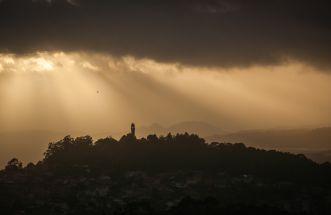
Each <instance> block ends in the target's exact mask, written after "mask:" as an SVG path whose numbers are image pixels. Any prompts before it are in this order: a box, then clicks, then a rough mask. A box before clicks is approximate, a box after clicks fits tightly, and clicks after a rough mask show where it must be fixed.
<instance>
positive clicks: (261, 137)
mask: <svg viewBox="0 0 331 215" xmlns="http://www.w3.org/2000/svg"><path fill="white" fill-rule="evenodd" d="M205 139H206V140H207V141H208V142H214V141H216V142H231V143H235V142H243V143H245V144H246V145H249V146H253V147H258V148H266V149H277V150H282V151H290V152H295V153H304V154H306V155H307V156H308V157H310V158H312V159H314V160H317V161H327V160H328V161H330V160H331V153H330V150H331V127H324V128H317V129H287V130H285V129H283V130H251V131H240V132H235V133H231V134H224V135H211V136H208V137H205Z"/></svg>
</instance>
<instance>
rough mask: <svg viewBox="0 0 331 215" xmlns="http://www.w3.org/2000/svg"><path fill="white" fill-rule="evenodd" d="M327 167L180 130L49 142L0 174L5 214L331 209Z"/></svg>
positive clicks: (330, 168) (325, 211)
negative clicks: (36, 158)
mask: <svg viewBox="0 0 331 215" xmlns="http://www.w3.org/2000/svg"><path fill="white" fill-rule="evenodd" d="M330 180H331V165H330V164H329V163H324V164H317V163H315V162H313V161H311V160H309V159H307V158H306V157H305V156H304V155H294V154H290V153H281V152H276V151H265V150H260V149H255V148H251V147H246V146H245V145H244V144H241V143H237V144H222V143H216V142H214V143H212V144H206V143H205V141H204V140H203V139H201V138H199V137H198V136H196V135H189V134H187V133H186V134H181V135H175V136H173V135H170V134H169V135H167V136H165V137H158V136H156V135H149V136H147V138H142V139H136V137H135V136H134V135H132V134H128V135H126V136H123V137H122V138H121V139H120V140H119V141H117V140H115V139H113V138H110V137H108V138H104V139H100V140H97V141H96V142H93V141H92V138H91V137H89V136H86V137H78V138H71V137H70V136H67V137H65V138H64V139H63V140H60V141H58V142H54V143H50V144H49V146H48V149H47V151H46V152H45V156H44V159H43V160H41V161H40V162H38V163H37V164H32V163H30V164H28V165H26V166H25V167H24V168H23V167H22V163H21V162H19V161H18V160H17V159H12V160H11V161H9V162H8V165H7V166H6V168H5V169H4V170H2V171H1V172H0V192H1V196H0V208H1V210H2V211H3V212H4V214H83V213H85V214H186V213H190V214H220V213H221V214H222V213H223V214H246V213H255V214H329V213H330V211H331V207H330V205H331V204H330V203H331V186H330V185H331V184H330Z"/></svg>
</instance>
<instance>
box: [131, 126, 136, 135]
mask: <svg viewBox="0 0 331 215" xmlns="http://www.w3.org/2000/svg"><path fill="white" fill-rule="evenodd" d="M131 135H132V136H133V137H135V136H136V126H135V124H134V123H132V124H131Z"/></svg>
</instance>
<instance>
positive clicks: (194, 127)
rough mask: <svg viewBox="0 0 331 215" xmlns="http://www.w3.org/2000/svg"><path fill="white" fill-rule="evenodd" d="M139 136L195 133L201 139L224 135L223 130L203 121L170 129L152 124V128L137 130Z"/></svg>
mask: <svg viewBox="0 0 331 215" xmlns="http://www.w3.org/2000/svg"><path fill="white" fill-rule="evenodd" d="M137 132H138V135H139V136H146V135H148V134H152V133H153V134H158V135H166V134H168V133H172V134H176V133H185V132H187V133H193V134H199V135H200V136H201V137H206V136H211V135H218V134H222V133H223V131H222V129H220V128H218V127H216V126H214V125H212V124H209V123H206V122H201V121H186V122H180V123H177V124H174V125H171V126H169V127H163V126H161V125H159V124H152V125H151V126H145V127H140V128H138V129H137Z"/></svg>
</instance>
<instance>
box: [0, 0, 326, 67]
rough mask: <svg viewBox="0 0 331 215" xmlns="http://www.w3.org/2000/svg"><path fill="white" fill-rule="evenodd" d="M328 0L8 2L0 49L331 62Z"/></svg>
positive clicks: (1, 7)
mask: <svg viewBox="0 0 331 215" xmlns="http://www.w3.org/2000/svg"><path fill="white" fill-rule="evenodd" d="M329 8H330V3H329V1H327V0H315V1H312V0H291V1H289V0H278V1H274V0H273V1H271V0H267V1H266V0H264V1H262V0H250V1H244V0H167V1H160V0H141V1H129V0H70V1H69V0H2V1H0V29H1V34H0V52H14V53H26V52H34V51H50V50H53V51H54V50H63V51H97V52H106V53H111V54H112V55H114V56H123V55H133V56H135V57H138V58H142V57H147V58H151V59H155V60H157V61H162V62H179V63H182V64H188V65H199V66H224V67H232V66H235V67H237V66H239V67H240V66H249V65H256V64H260V65H270V64H278V63H280V62H282V61H283V60H286V59H296V60H299V61H303V62H305V63H307V64H310V65H314V66H319V67H324V68H329V66H330V62H331V61H330V57H331V21H330V20H331V13H330V12H329Z"/></svg>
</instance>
